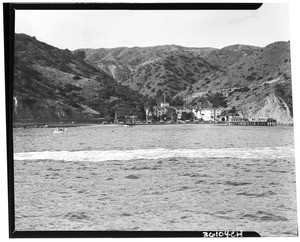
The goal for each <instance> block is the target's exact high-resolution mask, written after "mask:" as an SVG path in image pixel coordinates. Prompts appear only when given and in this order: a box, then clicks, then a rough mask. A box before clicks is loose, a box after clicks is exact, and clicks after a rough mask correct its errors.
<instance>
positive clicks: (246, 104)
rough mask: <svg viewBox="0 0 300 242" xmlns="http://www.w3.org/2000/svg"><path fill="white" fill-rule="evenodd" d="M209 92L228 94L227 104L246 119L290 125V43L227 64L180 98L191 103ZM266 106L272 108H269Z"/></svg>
mask: <svg viewBox="0 0 300 242" xmlns="http://www.w3.org/2000/svg"><path fill="white" fill-rule="evenodd" d="M206 92H213V93H214V92H220V93H224V94H225V93H226V95H229V96H228V97H227V102H228V105H229V106H230V107H236V108H237V109H239V110H241V111H242V112H243V113H244V115H245V116H246V117H248V116H255V115H260V116H272V117H274V118H276V117H277V119H278V120H279V122H280V121H282V122H285V123H286V122H291V121H292V115H293V108H292V107H293V106H292V84H291V63H290V46H289V42H275V43H273V44H270V45H268V46H266V47H265V48H262V49H260V50H259V51H255V52H254V53H252V54H251V55H247V56H243V57H241V58H240V59H239V60H238V61H236V62H234V63H233V64H231V65H228V66H227V67H226V71H225V72H215V73H213V74H211V75H208V76H206V77H205V78H204V79H201V80H199V81H198V82H196V83H195V84H194V85H193V87H192V88H191V90H190V91H189V92H188V91H183V92H181V93H180V94H179V95H180V96H182V97H185V98H187V99H188V100H190V101H192V100H195V99H197V98H198V99H199V98H200V97H201V96H203V95H205V93H206ZM269 97H272V98H271V99H270V98H269ZM270 100H272V102H271V103H273V105H271V104H270V102H269V101H270ZM266 103H268V105H267V104H266ZM278 104H280V105H279V107H277V106H278ZM265 105H267V106H268V107H269V108H268V109H266V108H265ZM261 110H265V111H261ZM280 110H281V111H280Z"/></svg>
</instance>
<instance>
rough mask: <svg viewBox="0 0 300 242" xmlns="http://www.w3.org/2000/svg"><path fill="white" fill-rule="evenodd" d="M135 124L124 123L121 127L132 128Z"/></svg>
mask: <svg viewBox="0 0 300 242" xmlns="http://www.w3.org/2000/svg"><path fill="white" fill-rule="evenodd" d="M134 125H135V124H133V123H125V124H124V125H123V126H124V127H133V126H134Z"/></svg>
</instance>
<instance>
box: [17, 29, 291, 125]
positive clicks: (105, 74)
mask: <svg viewBox="0 0 300 242" xmlns="http://www.w3.org/2000/svg"><path fill="white" fill-rule="evenodd" d="M290 61H291V60H290V45H289V42H275V43H272V44H270V45H268V46H266V47H256V46H248V45H238V44H237V45H232V46H227V47H224V48H222V49H215V48H188V47H182V46H178V45H166V46H154V47H133V48H127V47H118V48H112V49H105V48H99V49H79V50H75V51H73V52H71V51H69V50H61V49H58V48H55V47H53V46H50V45H47V44H45V43H42V42H39V41H38V40H36V39H35V38H34V37H30V36H27V35H24V34H16V41H15V79H14V88H15V90H14V97H15V98H16V99H15V110H14V111H15V112H14V115H15V117H16V118H39V117H50V118H85V117H90V116H97V117H105V116H106V117H107V116H109V117H112V116H113V115H114V113H115V112H118V114H122V115H125V114H128V115H132V114H136V115H139V116H141V117H142V116H143V115H144V113H143V112H144V111H143V108H144V106H145V105H149V103H151V105H154V104H155V101H157V100H161V97H162V93H163V92H164V93H166V94H167V99H168V101H169V102H170V103H172V104H187V105H189V104H191V105H198V106H202V107H220V108H223V109H224V110H225V111H226V110H233V109H234V110H236V111H237V113H239V114H240V115H242V116H244V117H249V116H263V117H272V118H276V119H277V120H278V122H282V123H289V122H292V116H293V105H292V85H291V63H290Z"/></svg>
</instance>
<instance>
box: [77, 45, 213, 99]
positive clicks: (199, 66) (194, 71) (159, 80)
mask: <svg viewBox="0 0 300 242" xmlns="http://www.w3.org/2000/svg"><path fill="white" fill-rule="evenodd" d="M213 50H214V49H213V48H187V47H182V46H177V45H166V46H155V47H144V48H141V47H133V48H125V47H122V48H114V49H80V50H79V51H84V52H85V53H86V60H87V61H88V62H89V63H91V64H92V65H94V66H95V67H97V68H100V69H101V70H103V71H105V72H106V73H107V74H108V75H110V76H111V77H113V78H114V79H115V80H117V81H118V82H120V83H123V84H125V85H127V86H129V87H130V88H131V89H133V90H137V91H139V92H140V93H142V94H143V95H148V96H150V97H155V96H156V94H157V93H158V92H159V91H165V92H168V93H169V95H171V96H173V95H175V94H177V93H178V92H179V91H181V90H184V89H186V88H188V87H189V85H191V84H193V83H195V82H196V81H197V80H198V79H199V78H202V77H204V76H205V75H207V74H208V73H212V72H215V71H216V70H217V69H218V68H217V67H216V66H214V65H211V64H209V63H208V62H207V61H205V60H204V59H203V58H202V57H203V56H205V55H207V54H208V53H210V52H211V51H213ZM75 53H76V51H75ZM150 87H151V88H150Z"/></svg>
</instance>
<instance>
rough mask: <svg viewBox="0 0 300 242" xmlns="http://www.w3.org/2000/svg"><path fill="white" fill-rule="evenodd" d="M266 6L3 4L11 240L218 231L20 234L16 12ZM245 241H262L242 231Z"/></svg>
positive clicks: (191, 234) (197, 234) (253, 6)
mask: <svg viewBox="0 0 300 242" xmlns="http://www.w3.org/2000/svg"><path fill="white" fill-rule="evenodd" d="M261 6H262V3H3V17H4V19H3V20H4V48H5V51H4V54H5V59H4V60H5V62H4V63H5V102H6V130H7V131H6V142H7V167H8V170H7V172H8V213H9V238H163V237H169V238H172V237H205V235H206V234H207V233H208V232H211V234H214V232H215V231H73V230H72V231H16V230H15V202H14V163H13V162H14V160H13V128H12V122H13V119H12V113H13V76H14V34H15V11H16V10H157V11H159V10H207V11H213V10H257V9H258V8H259V7H261ZM242 236H243V237H260V236H259V234H258V233H256V232H252V231H242Z"/></svg>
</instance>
